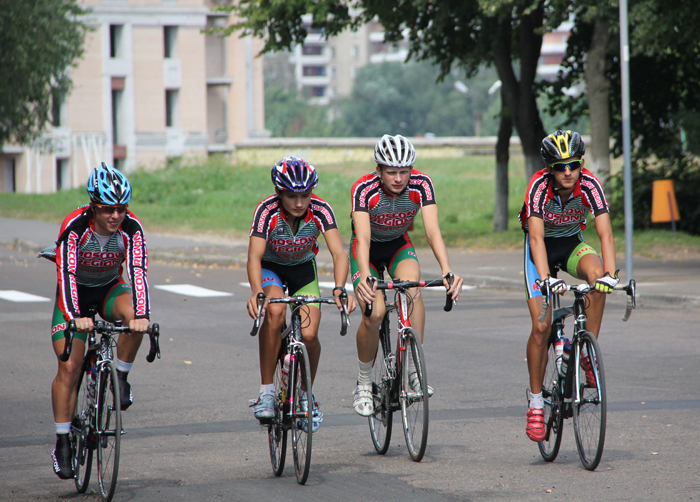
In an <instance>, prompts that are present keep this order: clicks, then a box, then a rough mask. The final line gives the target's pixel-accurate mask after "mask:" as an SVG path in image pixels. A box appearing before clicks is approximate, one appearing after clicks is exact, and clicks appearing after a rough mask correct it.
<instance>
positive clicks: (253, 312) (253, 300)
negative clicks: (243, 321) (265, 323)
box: [246, 293, 267, 319]
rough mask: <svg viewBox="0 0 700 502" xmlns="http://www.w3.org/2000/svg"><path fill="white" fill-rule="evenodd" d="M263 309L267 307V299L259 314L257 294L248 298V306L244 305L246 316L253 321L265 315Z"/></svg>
mask: <svg viewBox="0 0 700 502" xmlns="http://www.w3.org/2000/svg"><path fill="white" fill-rule="evenodd" d="M265 307H267V299H265V303H264V305H263V308H262V310H261V311H260V313H258V293H253V296H251V297H250V299H249V300H248V304H247V305H246V308H247V309H248V315H249V316H250V317H251V318H253V319H257V318H258V317H259V316H260V317H261V316H263V315H265Z"/></svg>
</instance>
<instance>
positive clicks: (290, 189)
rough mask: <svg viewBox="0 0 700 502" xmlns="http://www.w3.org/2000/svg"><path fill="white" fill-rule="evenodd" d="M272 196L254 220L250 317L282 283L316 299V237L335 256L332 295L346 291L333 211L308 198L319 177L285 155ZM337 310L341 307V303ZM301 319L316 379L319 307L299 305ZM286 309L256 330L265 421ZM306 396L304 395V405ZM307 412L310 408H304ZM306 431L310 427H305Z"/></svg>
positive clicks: (269, 314)
mask: <svg viewBox="0 0 700 502" xmlns="http://www.w3.org/2000/svg"><path fill="white" fill-rule="evenodd" d="M270 175H271V178H272V183H273V184H274V185H275V194H274V195H271V196H269V197H267V198H266V199H265V200H263V201H262V202H261V203H260V204H258V207H257V209H256V210H255V215H254V217H253V225H252V228H251V231H250V243H249V245H248V265H247V267H248V281H249V282H250V289H251V290H252V296H251V298H250V300H248V313H249V314H250V316H251V317H252V318H254V319H255V318H256V317H257V316H258V308H257V296H258V293H265V295H266V296H284V285H285V284H286V285H287V288H288V293H289V294H290V295H312V296H320V289H319V284H318V274H317V271H316V259H315V257H316V253H318V243H317V238H318V236H319V235H320V234H321V233H323V236H324V238H325V240H326V243H327V244H328V249H329V250H330V252H331V256H332V257H333V276H334V279H335V288H334V289H333V294H334V295H335V296H340V294H341V293H342V292H343V291H345V281H346V279H347V276H348V255H347V253H346V252H345V250H344V249H343V239H342V237H341V236H340V231H339V230H338V226H337V222H336V219H335V214H334V213H333V208H331V206H330V204H328V203H327V202H326V201H324V200H323V199H321V198H320V197H317V196H316V195H314V194H312V193H311V191H312V190H313V189H314V188H315V187H316V185H317V184H318V174H317V173H316V170H315V169H314V167H313V166H312V165H310V164H309V163H308V162H306V161H304V160H303V159H300V158H298V157H285V158H283V159H282V160H280V161H279V162H277V163H276V164H275V165H274V166H273V168H272V172H271V173H270ZM337 303H338V309H341V308H342V305H341V303H340V299H338V300H337ZM303 309H304V313H303V314H302V317H303V318H305V319H308V320H309V321H308V322H307V323H305V325H304V326H303V327H302V337H303V339H304V344H305V345H306V348H307V350H308V353H309V362H310V366H311V378H312V380H313V379H314V378H315V376H316V369H317V368H318V361H319V358H320V357H321V343H320V341H319V340H318V324H319V322H320V320H321V311H320V309H319V308H318V305H315V304H313V305H307V306H305V307H303ZM354 309H355V299H354V298H353V297H349V298H348V310H349V311H350V312H351V311H353V310H354ZM285 312H286V306H285V305H284V304H281V303H277V304H272V305H267V306H266V308H265V309H264V311H263V314H264V315H265V320H264V321H263V323H262V326H261V328H260V331H259V336H258V342H259V350H260V384H261V385H260V394H259V397H258V400H257V401H256V403H255V405H254V406H253V413H254V414H255V418H257V419H258V420H260V422H261V423H268V422H269V421H270V420H272V419H273V417H274V393H275V386H274V383H273V380H274V373H275V365H276V364H277V354H279V349H280V343H281V338H280V333H281V329H282V323H283V322H284V317H285ZM304 399H305V400H306V403H307V404H306V406H308V396H303V397H302V405H303V403H304ZM312 401H313V403H314V414H313V426H312V430H313V431H316V430H317V429H318V427H319V426H320V423H321V420H323V414H322V413H321V412H320V411H319V410H318V402H317V401H316V399H315V398H313V397H312ZM307 409H308V408H307ZM305 426H306V427H308V423H305Z"/></svg>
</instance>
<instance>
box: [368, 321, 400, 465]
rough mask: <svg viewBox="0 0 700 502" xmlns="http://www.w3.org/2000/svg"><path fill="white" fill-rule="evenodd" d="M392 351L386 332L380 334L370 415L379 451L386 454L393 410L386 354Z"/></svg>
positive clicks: (373, 376) (370, 430) (391, 381)
mask: <svg viewBox="0 0 700 502" xmlns="http://www.w3.org/2000/svg"><path fill="white" fill-rule="evenodd" d="M390 353H391V346H390V341H389V339H388V337H387V336H386V332H385V331H383V330H382V332H381V333H380V334H379V347H378V348H377V355H376V356H375V357H374V366H373V367H372V399H373V401H374V413H373V414H372V416H370V417H369V432H370V436H371V437H372V443H373V444H374V449H375V450H377V453H379V454H380V455H384V454H385V453H386V452H387V450H388V449H389V443H390V441H391V425H392V418H393V415H394V413H393V410H392V408H391V387H392V383H393V380H392V379H391V378H390V377H389V374H388V371H387V366H386V356H388V355H389V354H390Z"/></svg>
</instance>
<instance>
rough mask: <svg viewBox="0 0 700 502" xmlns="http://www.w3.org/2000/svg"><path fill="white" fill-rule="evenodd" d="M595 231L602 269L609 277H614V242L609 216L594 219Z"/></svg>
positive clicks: (600, 215)
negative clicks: (598, 243)
mask: <svg viewBox="0 0 700 502" xmlns="http://www.w3.org/2000/svg"><path fill="white" fill-rule="evenodd" d="M595 229H596V232H598V238H599V239H600V248H601V249H600V252H601V254H602V255H603V269H604V272H608V273H609V274H610V276H611V277H614V276H615V270H616V268H615V240H614V238H613V232H612V225H611V224H610V214H609V213H601V214H599V215H598V216H597V217H596V219H595Z"/></svg>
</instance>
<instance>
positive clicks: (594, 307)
mask: <svg viewBox="0 0 700 502" xmlns="http://www.w3.org/2000/svg"><path fill="white" fill-rule="evenodd" d="M576 273H577V274H578V276H579V278H580V279H581V280H583V281H586V283H588V284H595V281H597V280H598V279H600V278H601V277H603V275H604V273H605V272H604V270H603V262H602V261H601V259H600V258H599V257H598V255H596V254H587V255H584V256H582V257H581V260H580V261H579V262H578V265H577V266H576ZM606 296H607V295H606V294H605V293H598V292H597V291H593V292H591V293H589V295H588V300H589V302H590V303H589V305H588V308H586V318H587V321H586V329H588V331H590V332H591V333H593V334H594V335H595V337H596V338H598V333H600V325H601V323H602V321H603V311H604V310H605V298H606Z"/></svg>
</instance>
